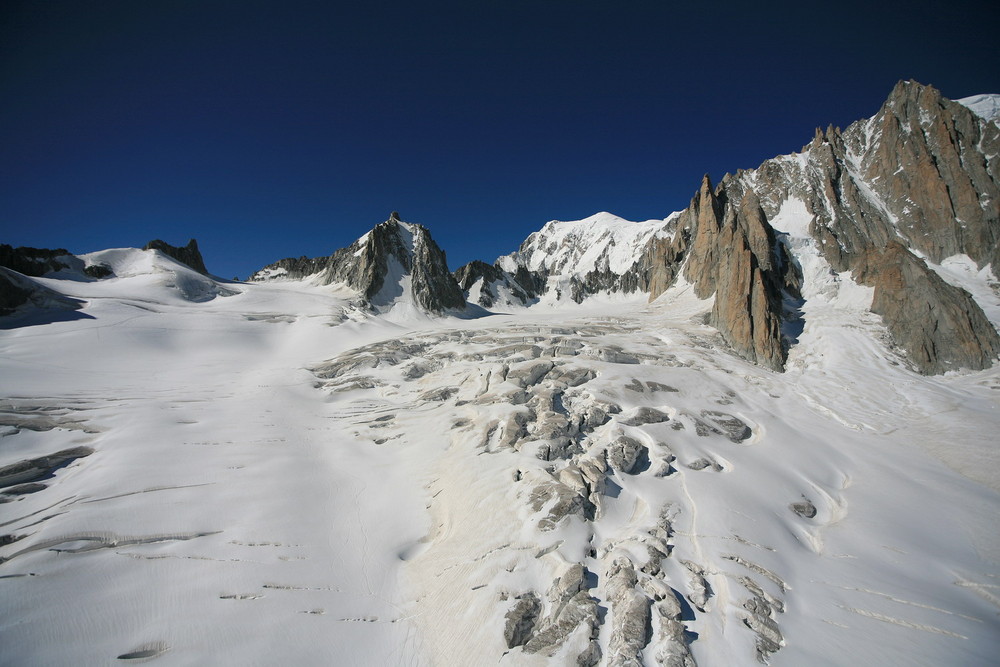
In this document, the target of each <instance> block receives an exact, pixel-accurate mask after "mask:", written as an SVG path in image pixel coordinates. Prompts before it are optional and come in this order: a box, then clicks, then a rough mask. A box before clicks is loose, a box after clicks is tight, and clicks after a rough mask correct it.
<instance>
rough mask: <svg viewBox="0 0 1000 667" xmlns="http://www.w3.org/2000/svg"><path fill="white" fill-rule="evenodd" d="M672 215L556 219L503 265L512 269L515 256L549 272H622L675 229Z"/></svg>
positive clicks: (519, 261) (517, 261)
mask: <svg viewBox="0 0 1000 667" xmlns="http://www.w3.org/2000/svg"><path fill="white" fill-rule="evenodd" d="M674 215H676V214H674ZM672 217H673V216H671V217H668V218H666V219H664V220H647V221H646V222H630V221H628V220H625V219H623V218H619V217H618V216H616V215H612V214H611V213H606V212H602V213H596V214H594V215H592V216H590V217H588V218H584V219H583V220H574V221H569V222H564V221H558V220H553V221H552V222H548V223H546V224H545V226H544V227H542V229H541V230H540V231H537V232H534V233H532V234H531V235H530V236H528V238H527V239H525V241H524V243H522V244H521V247H520V249H519V250H518V251H517V252H516V253H514V254H513V255H510V256H509V257H510V260H508V259H506V258H504V259H503V260H502V262H503V264H502V265H503V267H504V268H505V269H507V270H510V268H509V267H510V266H511V260H512V261H513V263H514V264H515V265H519V266H524V267H526V268H527V269H529V270H531V271H544V272H546V273H548V274H560V275H577V276H583V275H586V274H587V273H590V272H592V271H600V270H605V269H607V270H610V271H611V272H613V273H617V274H622V273H625V272H626V271H628V270H629V269H630V268H631V267H632V265H633V264H634V263H635V262H637V261H638V260H639V257H640V256H641V254H642V251H643V249H644V248H645V247H646V244H647V243H649V240H650V239H652V238H653V237H657V236H661V237H662V236H667V235H669V234H670V233H672V232H673V229H672V227H671V225H670V221H671V219H672Z"/></svg>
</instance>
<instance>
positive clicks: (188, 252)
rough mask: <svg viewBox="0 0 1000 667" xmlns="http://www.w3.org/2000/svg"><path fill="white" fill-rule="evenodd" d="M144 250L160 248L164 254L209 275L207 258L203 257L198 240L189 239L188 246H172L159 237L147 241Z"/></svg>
mask: <svg viewBox="0 0 1000 667" xmlns="http://www.w3.org/2000/svg"><path fill="white" fill-rule="evenodd" d="M142 249H143V250H159V251H160V252H162V253H163V254H164V255H167V256H168V257H173V258H174V259H176V260H177V261H178V262H180V263H182V264H186V265H187V266H189V267H191V268H192V269H194V270H195V271H197V272H198V273H201V274H203V275H206V276H207V275H208V269H206V268H205V260H204V259H202V257H201V251H200V250H198V241H196V240H195V239H191V240H190V241H188V243H187V245H186V246H180V247H178V246H172V245H170V244H169V243H165V242H164V241H161V240H159V239H154V240H152V241H150V242H149V243H147V244H146V245H145V246H143V248H142Z"/></svg>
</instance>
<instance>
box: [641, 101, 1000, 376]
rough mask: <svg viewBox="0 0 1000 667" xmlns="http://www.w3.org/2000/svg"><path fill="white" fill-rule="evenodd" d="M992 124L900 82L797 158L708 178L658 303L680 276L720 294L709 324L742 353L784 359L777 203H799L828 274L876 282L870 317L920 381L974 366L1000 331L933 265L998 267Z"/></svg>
mask: <svg viewBox="0 0 1000 667" xmlns="http://www.w3.org/2000/svg"><path fill="white" fill-rule="evenodd" d="M998 154H1000V127H998V126H997V124H996V123H994V122H989V121H986V120H983V119H980V118H979V117H977V116H976V115H975V114H974V113H972V112H971V111H970V110H969V109H968V108H966V107H964V106H962V105H960V104H958V103H955V102H951V101H950V100H946V99H944V98H942V97H941V95H940V93H938V92H937V91H936V90H934V89H933V88H930V87H928V86H922V85H920V84H917V83H914V82H900V83H899V84H897V86H896V87H895V88H894V89H893V91H892V94H891V95H890V96H889V98H888V100H887V101H886V102H885V104H883V106H882V108H881V109H880V110H879V112H878V114H876V115H875V116H874V117H872V118H870V119H867V120H863V121H859V122H857V123H854V124H853V125H851V126H850V127H849V128H847V130H845V131H844V132H843V133H841V132H840V130H839V129H835V128H828V129H827V130H826V132H820V131H819V130H817V133H816V136H815V137H814V138H813V140H812V142H811V143H809V144H808V145H806V146H805V147H804V148H803V149H802V152H801V153H798V154H793V155H786V156H781V157H778V158H774V159H772V160H768V161H767V162H765V163H764V164H762V165H761V166H760V167H759V168H757V169H755V170H750V171H740V172H737V173H736V175H735V176H730V175H727V176H726V177H725V178H724V179H723V180H722V182H721V183H720V184H719V186H718V188H717V189H716V190H715V191H713V190H712V188H711V186H710V184H709V183H708V181H707V179H706V180H705V181H703V183H702V187H701V189H700V191H699V193H698V194H697V195H696V196H695V198H694V199H693V200H692V202H691V205H690V206H689V207H688V209H687V210H685V211H684V212H683V213H682V214H681V217H680V219H679V222H678V229H677V232H676V234H675V236H674V238H673V239H672V240H671V241H670V242H664V241H660V242H658V243H656V244H653V245H651V246H650V247H649V248H648V249H647V252H648V253H649V254H650V255H652V256H653V260H652V262H651V263H652V264H653V265H654V266H655V267H656V268H655V269H653V271H654V275H655V277H654V278H652V279H651V280H650V297H651V298H655V297H656V296H658V295H659V294H660V293H662V291H664V290H665V289H666V288H667V287H669V285H670V284H672V282H673V281H674V280H675V279H676V277H677V275H678V273H679V270H680V269H679V264H680V263H681V262H684V261H686V262H687V264H686V265H685V266H684V269H683V271H684V275H685V277H686V278H687V279H688V280H689V281H691V282H692V283H694V285H695V290H696V292H697V293H698V295H699V296H702V297H705V296H709V295H712V294H715V299H716V300H715V305H714V307H713V311H712V316H711V323H712V324H713V325H714V326H715V327H717V328H718V329H719V331H720V332H721V333H722V335H723V337H724V338H726V340H727V341H729V343H730V344H731V345H732V347H733V349H734V350H735V351H736V352H737V353H739V354H740V355H741V356H743V357H745V358H747V359H749V360H751V361H754V362H756V363H760V364H762V365H764V366H767V367H769V368H774V369H780V368H781V367H782V364H783V359H784V356H783V351H782V341H781V330H780V323H781V320H782V299H783V297H796V296H797V291H798V281H799V277H798V276H797V274H796V271H795V264H794V258H792V257H790V256H789V255H788V253H787V251H786V250H785V248H784V246H783V245H781V244H780V243H776V242H775V238H776V237H775V230H774V229H773V228H772V227H771V224H770V222H769V221H770V220H771V219H773V218H774V217H775V216H776V215H777V213H778V211H779V210H780V209H781V206H782V204H783V203H784V202H786V201H787V200H789V199H792V198H794V199H798V200H801V201H802V202H804V204H805V206H806V209H807V210H808V211H809V213H811V214H812V216H813V220H812V223H811V224H810V227H809V232H810V235H811V236H812V237H813V238H814V239H815V241H816V243H817V247H818V248H819V249H820V251H821V252H822V254H823V256H824V258H825V259H826V260H827V261H828V262H829V263H830V265H831V267H833V269H835V270H836V271H840V272H844V271H851V272H852V275H853V277H854V279H855V280H857V281H858V282H860V283H862V284H864V285H868V286H871V287H874V288H875V297H874V301H873V304H872V310H873V312H875V313H877V314H879V315H881V316H882V317H883V320H884V321H885V324H886V327H887V328H888V329H889V332H890V333H891V334H892V336H893V338H894V340H895V342H896V343H897V344H898V345H899V346H900V347H902V348H903V349H904V350H905V351H906V352H907V353H908V354H909V356H910V358H911V360H912V361H913V363H914V364H915V365H916V367H917V368H918V369H919V370H920V371H921V372H924V373H940V372H944V371H946V370H949V369H955V368H960V367H962V368H971V369H982V368H986V367H988V366H990V365H991V364H992V363H993V362H994V361H995V360H996V357H997V354H998V353H1000V336H998V335H997V331H996V329H995V328H994V326H993V325H992V324H990V322H989V320H988V319H987V318H986V316H985V315H984V314H983V311H982V309H981V308H980V307H979V305H978V304H976V302H975V301H974V300H973V299H972V298H971V297H970V296H969V295H968V293H966V292H965V291H964V290H962V289H961V288H959V287H955V286H953V285H950V284H948V283H946V282H945V281H943V280H942V279H941V278H940V277H939V276H938V275H937V274H936V273H935V272H934V271H933V270H932V268H931V267H930V266H928V264H927V262H925V261H924V259H923V258H924V257H926V259H927V260H929V261H931V262H933V263H940V262H941V261H942V260H943V259H945V258H946V257H950V256H953V255H956V254H966V255H968V256H969V257H970V258H972V259H973V260H974V261H975V262H976V263H977V264H978V265H979V266H980V267H983V266H985V265H987V264H992V266H993V267H997V266H1000V261H998V260H1000V255H998V253H1000V248H998V243H997V241H998V238H1000V222H998V221H1000V187H998V173H1000V172H998V167H1000V163H998V160H1000V158H998Z"/></svg>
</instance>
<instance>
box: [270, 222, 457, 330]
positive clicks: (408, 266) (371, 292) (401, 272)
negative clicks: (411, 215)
mask: <svg viewBox="0 0 1000 667" xmlns="http://www.w3.org/2000/svg"><path fill="white" fill-rule="evenodd" d="M304 278H311V279H313V280H314V281H315V282H317V283H318V284H320V285H330V284H335V283H340V284H343V285H346V286H348V287H350V288H352V289H355V290H357V291H358V292H359V293H360V295H361V297H362V299H363V300H364V301H365V302H366V303H367V304H368V305H369V306H372V307H375V308H382V307H389V306H391V305H392V304H393V303H395V302H396V301H397V300H398V299H400V298H403V299H407V300H412V301H413V302H414V303H415V304H416V305H417V306H418V307H420V308H421V309H423V310H426V311H428V312H434V313H440V312H443V311H445V310H449V309H457V308H464V307H465V305H466V303H465V297H464V296H463V294H462V290H461V289H459V287H458V283H456V282H455V279H454V277H453V276H452V275H451V272H450V271H449V270H448V262H447V258H446V257H445V254H444V251H442V250H441V248H439V247H438V245H437V244H436V243H435V242H434V239H433V238H431V235H430V232H429V231H428V230H427V228H426V227H424V226H422V225H417V224H412V223H407V222H403V221H401V220H400V219H399V214H397V213H396V212H393V213H392V215H390V216H389V219H388V220H386V221H385V222H383V223H380V224H378V225H376V226H375V227H374V228H373V229H372V230H371V231H369V232H368V233H367V234H365V235H364V236H362V237H361V238H360V239H358V240H357V241H355V242H354V243H352V244H351V245H350V246H348V247H346V248H341V249H339V250H337V251H335V252H334V253H333V254H332V255H330V256H329V257H318V258H313V259H309V258H306V257H300V258H298V259H294V258H289V259H283V260H280V261H278V262H275V263H274V264H270V265H268V266H266V267H264V268H263V269H261V270H260V271H258V272H257V273H255V274H254V275H253V276H251V280H273V279H287V280H301V279H304Z"/></svg>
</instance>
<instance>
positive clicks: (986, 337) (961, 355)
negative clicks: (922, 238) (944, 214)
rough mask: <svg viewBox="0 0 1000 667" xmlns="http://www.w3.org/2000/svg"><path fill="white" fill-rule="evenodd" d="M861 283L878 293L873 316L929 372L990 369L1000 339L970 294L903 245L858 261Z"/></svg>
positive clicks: (999, 348)
mask: <svg viewBox="0 0 1000 667" xmlns="http://www.w3.org/2000/svg"><path fill="white" fill-rule="evenodd" d="M854 268H855V275H856V276H857V279H858V281H859V282H861V283H863V284H865V285H869V286H871V287H874V288H875V296H874V299H873V300H872V306H871V308H872V312H874V313H877V314H879V315H881V316H882V318H883V319H884V321H885V323H886V326H887V327H888V329H889V333H891V334H892V337H893V340H895V342H896V343H897V344H898V345H900V346H901V347H902V348H903V349H905V350H906V351H907V352H909V354H910V357H911V359H912V361H913V362H914V363H915V364H916V365H917V367H918V368H919V369H920V370H922V371H923V372H925V373H944V372H946V371H949V370H956V369H958V368H987V367H988V366H990V365H991V364H992V363H993V361H994V360H996V358H997V355H1000V336H998V335H997V331H996V329H994V328H993V325H992V324H990V322H989V320H988V319H986V316H985V315H984V314H983V311H982V309H981V308H979V306H978V305H976V302H975V301H974V300H973V299H972V297H971V296H969V294H968V292H966V291H965V290H963V289H961V288H959V287H955V286H953V285H949V284H948V283H946V282H945V281H944V280H942V279H941V277H940V276H938V275H937V274H936V273H934V272H933V271H932V270H930V269H929V268H927V265H926V264H925V263H924V262H923V261H922V260H920V259H919V258H917V257H916V256H915V255H914V254H913V253H911V252H910V251H908V250H907V249H906V248H904V247H903V246H902V245H900V244H899V243H898V242H895V241H892V242H890V243H888V244H887V245H886V246H885V247H884V248H872V249H871V250H869V251H867V252H865V253H863V254H861V255H860V256H859V257H858V259H857V260H856V261H855V262H854Z"/></svg>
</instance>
